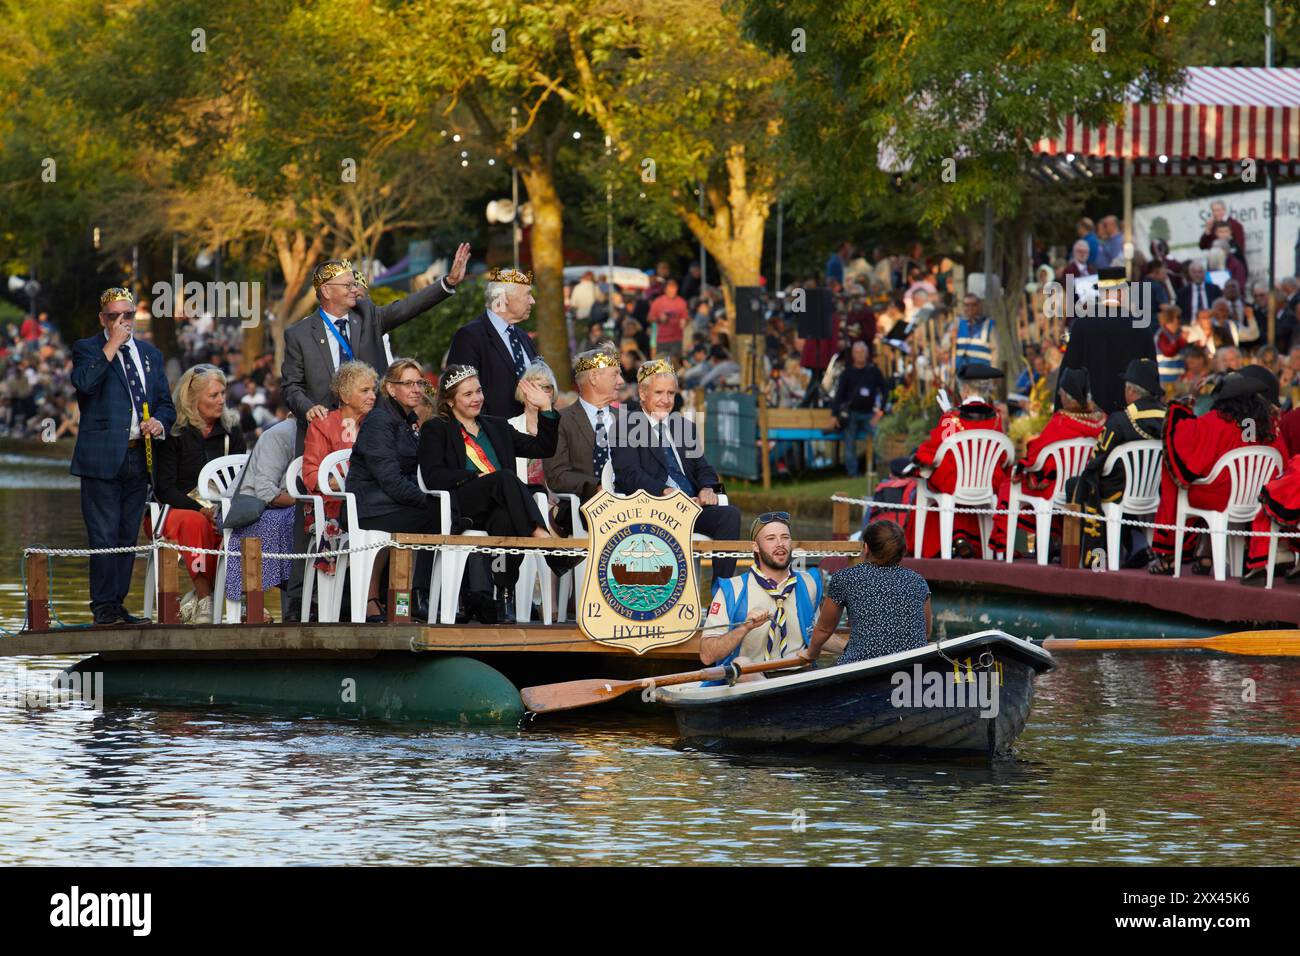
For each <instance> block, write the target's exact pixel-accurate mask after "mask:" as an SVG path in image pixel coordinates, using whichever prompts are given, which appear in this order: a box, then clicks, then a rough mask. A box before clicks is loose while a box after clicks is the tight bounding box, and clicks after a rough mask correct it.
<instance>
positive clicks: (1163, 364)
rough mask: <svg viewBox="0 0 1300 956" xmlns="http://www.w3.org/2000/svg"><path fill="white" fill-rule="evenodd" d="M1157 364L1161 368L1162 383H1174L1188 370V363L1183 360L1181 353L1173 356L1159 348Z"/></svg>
mask: <svg viewBox="0 0 1300 956" xmlns="http://www.w3.org/2000/svg"><path fill="white" fill-rule="evenodd" d="M1156 365H1157V366H1158V367H1159V369H1160V384H1161V385H1172V384H1173V383H1174V382H1177V381H1178V380H1179V379H1180V378H1182V377H1183V373H1184V372H1186V371H1187V363H1186V362H1185V361H1184V360H1183V356H1182V355H1181V354H1179V355H1175V356H1174V357H1173V358H1170V357H1168V356H1167V355H1165V354H1164V353H1163V352H1160V351H1159V350H1157V351H1156Z"/></svg>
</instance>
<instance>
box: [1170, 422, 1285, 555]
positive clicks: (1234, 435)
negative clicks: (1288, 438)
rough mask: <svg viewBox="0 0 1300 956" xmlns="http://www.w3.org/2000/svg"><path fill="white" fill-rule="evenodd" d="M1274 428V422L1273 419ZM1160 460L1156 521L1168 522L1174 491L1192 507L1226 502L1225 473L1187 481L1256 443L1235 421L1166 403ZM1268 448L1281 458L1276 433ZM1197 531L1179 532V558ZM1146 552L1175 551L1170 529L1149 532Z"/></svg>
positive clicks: (1174, 509) (1174, 510) (1191, 550)
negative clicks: (1207, 480)
mask: <svg viewBox="0 0 1300 956" xmlns="http://www.w3.org/2000/svg"><path fill="white" fill-rule="evenodd" d="M1274 427H1275V428H1276V422H1275V423H1274ZM1164 443H1165V459H1164V466H1163V468H1162V469H1161V476H1160V507H1159V509H1158V510H1157V511H1156V518H1155V521H1156V524H1173V523H1174V519H1175V518H1176V517H1177V516H1178V489H1179V488H1187V489H1188V495H1187V500H1188V504H1190V505H1191V506H1192V507H1193V508H1205V509H1216V508H1223V507H1225V506H1226V505H1227V504H1228V493H1229V491H1230V490H1231V487H1232V479H1231V478H1230V477H1229V476H1228V474H1227V473H1226V472H1224V473H1222V474H1220V475H1219V477H1218V478H1216V479H1215V480H1214V482H1213V484H1209V485H1195V486H1194V485H1192V482H1193V481H1197V480H1199V479H1201V478H1205V477H1206V476H1208V475H1209V474H1210V472H1211V471H1213V470H1214V466H1215V464H1216V463H1217V462H1218V460H1219V459H1220V458H1222V457H1223V456H1224V455H1225V454H1227V453H1228V452H1230V451H1232V450H1233V449H1234V448H1244V447H1246V446H1247V445H1255V444H1260V443H1259V442H1248V441H1246V440H1245V438H1244V436H1243V429H1242V427H1241V425H1240V424H1238V423H1237V422H1235V421H1234V420H1232V419H1231V418H1227V417H1225V416H1223V415H1221V414H1219V413H1218V412H1217V411H1215V410H1214V409H1210V410H1209V411H1208V412H1206V413H1205V414H1204V415H1202V416H1200V417H1199V418H1198V417H1196V415H1195V413H1194V412H1192V410H1191V409H1190V408H1188V407H1187V406H1186V405H1180V404H1174V405H1170V406H1169V414H1168V416H1167V417H1166V418H1165V434H1164ZM1272 447H1275V448H1277V449H1278V450H1279V451H1281V452H1282V454H1283V456H1286V445H1285V443H1284V442H1283V441H1282V439H1281V438H1280V437H1278V438H1275V439H1274V441H1273V442H1272ZM1199 539H1200V535H1199V534H1198V533H1196V532H1193V531H1188V532H1186V533H1185V534H1184V535H1183V558H1184V559H1187V558H1189V557H1191V556H1193V555H1194V554H1195V551H1196V546H1197V544H1198V542H1199ZM1151 550H1152V551H1154V552H1155V553H1156V554H1158V555H1161V556H1163V557H1172V556H1173V553H1174V532H1173V531H1172V530H1167V529H1160V530H1157V531H1156V532H1155V533H1154V534H1153V535H1152V542H1151Z"/></svg>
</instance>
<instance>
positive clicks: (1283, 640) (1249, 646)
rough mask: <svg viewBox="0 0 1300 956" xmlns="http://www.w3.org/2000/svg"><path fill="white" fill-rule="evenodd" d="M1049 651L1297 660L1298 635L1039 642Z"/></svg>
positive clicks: (1270, 633)
mask: <svg viewBox="0 0 1300 956" xmlns="http://www.w3.org/2000/svg"><path fill="white" fill-rule="evenodd" d="M1042 646H1043V648H1044V649H1045V650H1049V651H1188V650H1196V651H1219V652H1220V653H1223V654H1253V655H1259V656H1262V657H1300V631H1239V632H1238V633H1236V634H1219V635H1217V636H1216V637H1200V638H1169V639H1166V640H1159V639H1149V640H1117V641H1108V640H1097V641H1080V640H1074V639H1070V638H1060V637H1049V638H1047V639H1045V640H1044V641H1043V642H1042Z"/></svg>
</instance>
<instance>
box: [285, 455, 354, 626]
mask: <svg viewBox="0 0 1300 956" xmlns="http://www.w3.org/2000/svg"><path fill="white" fill-rule="evenodd" d="M284 486H285V488H286V489H287V490H288V492H289V495H290V497H292V498H293V499H294V500H295V501H302V502H305V503H306V504H307V505H308V506H309V507H310V508H311V510H312V539H311V540H310V541H308V542H307V550H308V551H309V552H311V553H313V554H314V553H316V552H317V551H319V550H320V549H321V542H322V540H323V538H324V536H325V499H324V498H323V497H321V496H320V495H313V494H311V493H309V492H304V491H300V490H299V489H301V488H303V487H304V484H303V483H302V456H301V455H299V456H298V457H297V458H295V459H294V460H293V461H291V462H289V469H288V471H286V472H285V475H284ZM337 577H338V576H337V575H328V574H320V573H319V572H318V571H317V570H316V559H315V558H306V559H304V563H303V571H302V609H301V610H300V612H299V619H300V620H302V621H303V622H304V623H306V622H307V621H310V620H311V602H312V596H313V594H316V593H317V592H319V594H318V598H319V600H320V609H319V610H318V611H317V612H316V620H317V621H321V622H334V621H337V620H338V619H339V604H340V602H341V598H342V596H343V589H342V587H337V588H336V587H335V583H336V582H335V578H337ZM318 580H319V582H320V583H319V585H317V581H318ZM336 591H337V595H336V593H335V592H336Z"/></svg>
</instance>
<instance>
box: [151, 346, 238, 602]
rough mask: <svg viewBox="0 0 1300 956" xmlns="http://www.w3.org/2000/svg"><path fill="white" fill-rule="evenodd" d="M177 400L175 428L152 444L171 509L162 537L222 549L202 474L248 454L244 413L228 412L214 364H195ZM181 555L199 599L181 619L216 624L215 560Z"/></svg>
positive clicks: (222, 379) (161, 492)
mask: <svg viewBox="0 0 1300 956" xmlns="http://www.w3.org/2000/svg"><path fill="white" fill-rule="evenodd" d="M172 401H173V402H174V403H175V405H176V424H175V425H173V426H172V430H171V434H170V435H168V436H167V440H166V441H156V442H154V443H153V444H154V456H155V458H154V465H155V470H156V471H157V478H156V481H155V485H154V493H155V494H156V495H157V497H158V501H159V502H161V503H162V504H164V505H167V506H168V507H167V517H166V518H165V519H164V520H163V526H162V536H163V537H164V538H166V539H167V540H169V541H174V542H176V543H177V544H180V545H189V546H191V547H197V548H212V549H219V548H220V547H221V534H220V532H218V531H217V515H218V511H217V508H218V506H217V504H216V503H214V502H208V501H204V500H203V499H202V498H201V497H200V496H199V493H198V483H199V472H201V471H202V470H203V466H204V465H206V464H207V463H208V462H210V461H212V460H213V459H215V458H221V457H222V456H224V455H240V454H243V453H244V451H245V445H244V433H243V431H241V430H240V427H239V413H238V412H236V411H235V410H234V409H230V408H226V375H225V373H224V372H222V371H221V369H219V368H217V367H216V366H215V365H196V366H194V367H193V368H192V369H189V370H188V371H186V373H185V374H184V375H182V376H181V379H180V381H179V382H177V383H176V391H175V392H173V393H172ZM181 553H182V554H185V555H186V567H187V568H188V569H189V572H190V578H191V579H192V580H193V581H194V595H195V600H193V601H191V600H183V601H182V602H181V620H182V622H184V623H187V624H188V623H191V622H196V623H197V622H207V621H211V620H212V587H213V582H214V581H215V579H216V576H217V562H216V558H215V556H214V555H210V554H202V553H199V552H193V551H190V552H186V551H184V550H182V552H181Z"/></svg>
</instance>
